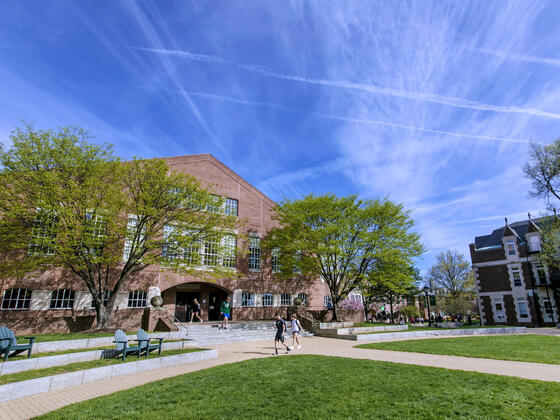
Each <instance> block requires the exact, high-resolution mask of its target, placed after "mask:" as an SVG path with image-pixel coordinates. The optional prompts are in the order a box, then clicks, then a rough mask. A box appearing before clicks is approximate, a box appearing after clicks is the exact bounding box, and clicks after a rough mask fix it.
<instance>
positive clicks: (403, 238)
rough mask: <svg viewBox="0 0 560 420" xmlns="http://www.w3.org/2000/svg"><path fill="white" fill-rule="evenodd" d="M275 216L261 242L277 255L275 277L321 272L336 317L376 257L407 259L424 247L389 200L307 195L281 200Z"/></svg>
mask: <svg viewBox="0 0 560 420" xmlns="http://www.w3.org/2000/svg"><path fill="white" fill-rule="evenodd" d="M275 218H276V220H278V221H279V223H280V226H281V227H280V228H277V229H273V230H271V231H270V232H269V235H268V237H267V238H266V240H265V242H264V244H265V247H266V248H267V249H268V250H269V251H270V252H271V253H273V255H277V258H278V261H279V272H278V273H277V275H278V277H279V278H293V277H294V276H299V277H301V278H302V279H316V278H317V277H319V276H320V277H321V278H322V279H323V280H324V281H325V283H326V284H327V286H328V287H329V290H330V293H331V296H332V304H333V318H334V319H335V320H339V319H340V315H339V309H340V304H341V302H342V301H343V300H344V299H346V298H347V297H348V295H349V293H350V292H352V291H353V290H355V289H360V288H361V286H363V284H364V281H365V280H366V278H367V276H368V271H369V270H370V268H371V267H372V265H373V264H374V263H375V262H376V261H379V260H384V259H389V257H390V256H391V255H392V254H397V253H398V255H400V256H401V257H402V258H404V259H406V260H409V259H411V258H412V257H414V256H417V255H419V254H420V253H421V252H422V250H423V248H422V245H421V244H420V241H419V236H418V235H417V234H416V233H413V232H410V229H411V228H412V227H413V221H412V219H411V218H410V215H409V212H408V211H405V210H404V209H403V206H402V205H401V204H395V203H393V202H392V201H390V200H361V199H358V198H357V196H355V195H352V196H348V197H336V196H335V195H333V194H325V195H320V196H315V195H309V196H306V197H305V198H303V199H301V200H294V201H286V202H284V203H282V204H281V205H280V206H279V207H278V208H277V209H276V216H275ZM397 251H398V252H397Z"/></svg>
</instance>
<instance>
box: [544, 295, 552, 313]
mask: <svg viewBox="0 0 560 420" xmlns="http://www.w3.org/2000/svg"><path fill="white" fill-rule="evenodd" d="M543 305H544V311H545V312H546V313H547V314H551V313H552V305H551V304H550V299H548V298H544V299H543Z"/></svg>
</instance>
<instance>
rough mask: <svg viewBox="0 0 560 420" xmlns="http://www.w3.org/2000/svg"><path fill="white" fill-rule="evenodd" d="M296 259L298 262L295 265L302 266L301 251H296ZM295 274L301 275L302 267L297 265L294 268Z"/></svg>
mask: <svg viewBox="0 0 560 420" xmlns="http://www.w3.org/2000/svg"><path fill="white" fill-rule="evenodd" d="M294 258H295V260H296V261H295V263H296V264H300V263H301V251H296V254H295V256H294ZM294 274H301V267H299V266H298V265H296V266H295V267H294Z"/></svg>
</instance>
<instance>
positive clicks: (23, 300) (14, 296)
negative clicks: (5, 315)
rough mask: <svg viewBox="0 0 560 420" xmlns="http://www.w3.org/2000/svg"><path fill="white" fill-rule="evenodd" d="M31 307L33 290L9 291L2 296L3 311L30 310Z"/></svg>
mask: <svg viewBox="0 0 560 420" xmlns="http://www.w3.org/2000/svg"><path fill="white" fill-rule="evenodd" d="M30 307H31V290H29V289H8V290H6V291H5V292H4V295H3V296H2V309H29V308H30Z"/></svg>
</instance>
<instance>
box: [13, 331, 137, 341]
mask: <svg viewBox="0 0 560 420" xmlns="http://www.w3.org/2000/svg"><path fill="white" fill-rule="evenodd" d="M126 334H127V335H134V336H136V331H127V332H126ZM114 335H115V333H108V332H89V333H50V334H24V335H22V334H18V337H20V336H21V337H23V336H25V337H29V336H35V337H36V338H35V342H36V343H42V342H45V341H63V340H81V339H84V338H98V337H112V336H114ZM22 342H25V340H23V341H22Z"/></svg>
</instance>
